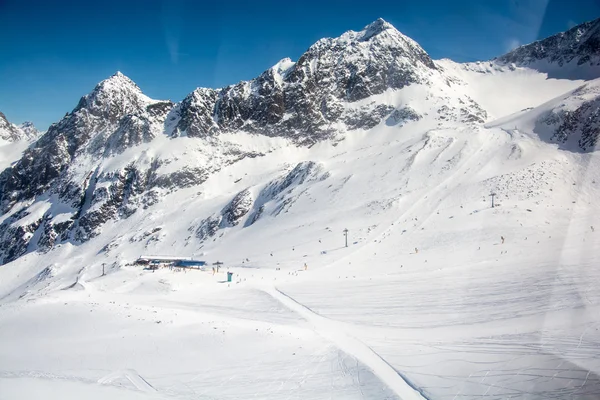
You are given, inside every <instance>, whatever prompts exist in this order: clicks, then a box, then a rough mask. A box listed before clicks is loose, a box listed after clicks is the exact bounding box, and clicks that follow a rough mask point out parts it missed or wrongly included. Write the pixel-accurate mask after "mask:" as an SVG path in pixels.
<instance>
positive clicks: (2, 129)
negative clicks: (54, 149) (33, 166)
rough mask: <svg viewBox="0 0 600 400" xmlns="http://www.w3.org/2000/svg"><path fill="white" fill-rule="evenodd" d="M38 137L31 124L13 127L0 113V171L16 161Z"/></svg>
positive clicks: (37, 132) (38, 133) (38, 134)
mask: <svg viewBox="0 0 600 400" xmlns="http://www.w3.org/2000/svg"><path fill="white" fill-rule="evenodd" d="M39 136H40V132H39V131H38V130H37V129H36V127H35V126H34V125H33V123H31V122H24V123H22V124H21V125H15V124H13V123H11V122H9V121H8V120H7V119H6V116H5V115H4V114H3V113H1V112H0V169H1V170H4V169H5V168H6V167H8V166H10V165H11V164H12V163H13V162H15V161H17V160H18V159H19V158H20V157H21V155H22V154H23V151H24V150H25V149H26V148H27V146H29V145H30V144H31V142H33V141H34V140H36V139H37V138H38V137H39Z"/></svg>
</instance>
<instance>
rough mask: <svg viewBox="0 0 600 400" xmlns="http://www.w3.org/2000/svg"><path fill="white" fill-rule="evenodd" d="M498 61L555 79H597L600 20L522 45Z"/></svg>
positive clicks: (599, 63)
mask: <svg viewBox="0 0 600 400" xmlns="http://www.w3.org/2000/svg"><path fill="white" fill-rule="evenodd" d="M496 61H498V62H501V63H506V64H508V63H513V64H516V65H519V66H530V67H532V68H535V69H538V70H540V71H543V72H548V73H550V75H551V76H552V77H563V78H567V77H570V78H585V79H593V78H596V77H598V76H600V18H598V19H595V20H593V21H589V22H586V23H583V24H580V25H577V26H575V27H573V28H571V29H569V30H568V31H565V32H561V33H558V34H556V35H552V36H550V37H547V38H545V39H542V40H538V41H536V42H533V43H530V44H527V45H524V46H520V47H518V48H516V49H515V50H512V51H511V52H509V53H507V54H504V55H503V56H500V57H498V58H497V59H496ZM576 67H577V68H576Z"/></svg>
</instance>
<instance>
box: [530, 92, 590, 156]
mask: <svg viewBox="0 0 600 400" xmlns="http://www.w3.org/2000/svg"><path fill="white" fill-rule="evenodd" d="M539 122H540V123H541V124H544V125H549V126H551V127H552V129H553V134H552V135H551V137H550V140H551V141H553V142H557V143H560V144H570V146H569V147H576V148H579V149H582V150H590V149H592V150H593V149H594V148H595V147H596V145H597V144H598V139H599V137H600V83H591V84H586V85H583V86H581V87H580V88H579V89H577V90H575V91H574V92H573V93H572V96H571V97H570V98H569V99H567V100H566V101H564V102H562V104H561V105H560V106H558V107H556V108H554V109H553V110H551V111H550V112H549V113H547V114H545V115H543V116H542V117H541V118H540V120H539Z"/></svg>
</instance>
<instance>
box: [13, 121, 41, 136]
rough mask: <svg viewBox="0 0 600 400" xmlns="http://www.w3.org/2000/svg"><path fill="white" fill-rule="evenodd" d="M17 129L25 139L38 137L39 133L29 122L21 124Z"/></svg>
mask: <svg viewBox="0 0 600 400" xmlns="http://www.w3.org/2000/svg"><path fill="white" fill-rule="evenodd" d="M18 128H19V129H20V130H21V132H23V134H24V136H25V138H26V139H35V138H37V137H38V136H39V135H40V131H39V130H38V129H37V128H36V127H35V125H34V124H33V122H31V121H25V122H23V123H22V124H21V125H19V126H18Z"/></svg>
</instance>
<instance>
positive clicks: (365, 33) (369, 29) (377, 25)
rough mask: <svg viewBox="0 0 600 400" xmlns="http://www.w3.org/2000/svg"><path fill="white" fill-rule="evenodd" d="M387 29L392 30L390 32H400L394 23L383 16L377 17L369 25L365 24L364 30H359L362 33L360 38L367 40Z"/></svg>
mask: <svg viewBox="0 0 600 400" xmlns="http://www.w3.org/2000/svg"><path fill="white" fill-rule="evenodd" d="M385 31H390V32H389V33H391V34H397V33H400V32H399V31H398V30H397V29H396V28H395V27H394V26H393V25H392V24H390V23H389V22H387V21H385V20H384V19H383V18H377V20H375V21H373V22H371V23H370V24H369V25H367V26H365V27H364V28H363V30H362V31H360V32H358V33H359V34H360V37H359V39H358V40H360V41H366V40H369V39H371V38H372V37H373V36H375V35H379V34H380V33H382V32H385Z"/></svg>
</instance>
